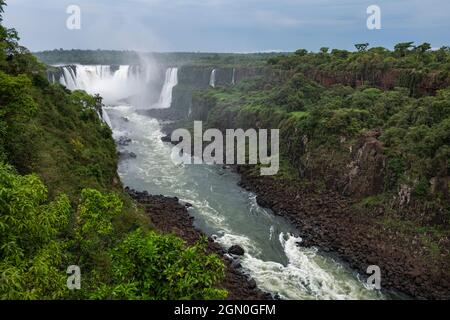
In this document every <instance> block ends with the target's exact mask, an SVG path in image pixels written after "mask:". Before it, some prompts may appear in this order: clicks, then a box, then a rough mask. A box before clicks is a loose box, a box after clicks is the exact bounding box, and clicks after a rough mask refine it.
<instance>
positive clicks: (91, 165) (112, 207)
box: [0, 0, 227, 299]
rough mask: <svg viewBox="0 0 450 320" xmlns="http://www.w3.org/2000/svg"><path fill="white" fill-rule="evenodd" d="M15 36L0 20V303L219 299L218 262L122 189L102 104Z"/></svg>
mask: <svg viewBox="0 0 450 320" xmlns="http://www.w3.org/2000/svg"><path fill="white" fill-rule="evenodd" d="M4 5H5V3H4V1H3V0H0V23H1V21H2V19H1V14H2V13H3V6H4ZM18 40H19V38H18V35H17V32H16V31H15V30H14V29H6V28H4V27H3V26H2V25H1V24H0V299H100V298H102V299H222V298H225V297H226V295H227V292H226V291H223V290H218V289H215V286H216V285H217V283H218V281H220V280H221V279H222V278H223V277H224V265H223V263H222V261H221V260H220V258H219V257H218V256H216V255H207V254H206V252H205V246H204V244H203V243H199V244H197V245H195V246H193V247H188V246H186V245H185V244H184V242H183V241H182V240H181V239H179V238H177V237H175V236H170V235H160V234H158V233H156V232H154V231H149V229H150V228H151V223H150V222H149V221H148V219H147V218H146V217H145V216H144V215H143V214H142V213H141V212H140V210H139V209H138V208H136V205H135V204H134V203H133V202H132V201H131V200H130V199H129V198H128V196H127V195H125V194H124V193H123V192H122V190H121V184H120V182H119V181H118V177H117V174H116V170H117V154H116V148H115V144H114V141H113V139H112V133H111V130H110V129H109V128H108V127H107V126H106V125H104V124H103V123H102V122H101V121H100V120H99V118H98V116H97V112H98V111H99V107H100V106H101V101H99V100H98V99H95V98H94V97H91V96H89V95H87V94H86V93H85V92H81V91H76V92H73V93H71V92H69V91H68V90H66V89H65V88H63V87H62V86H61V85H59V84H50V83H49V82H48V81H47V77H46V74H45V67H44V66H43V65H41V64H40V63H38V62H37V60H36V58H34V57H33V56H32V55H31V54H30V53H29V52H28V51H27V50H26V49H25V48H23V47H20V46H19V44H18ZM44 182H45V183H44ZM71 265H78V266H79V267H80V268H81V290H79V291H78V290H76V291H70V290H69V289H68V288H67V283H66V281H67V277H68V275H67V274H66V270H67V268H68V267H69V266H71Z"/></svg>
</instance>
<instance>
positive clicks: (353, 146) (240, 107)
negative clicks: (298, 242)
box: [179, 42, 450, 298]
mask: <svg viewBox="0 0 450 320" xmlns="http://www.w3.org/2000/svg"><path fill="white" fill-rule="evenodd" d="M357 49H358V50H356V51H354V52H350V51H345V50H329V48H322V49H321V50H320V52H318V53H313V52H308V51H306V50H303V49H300V50H298V51H297V52H296V53H295V54H293V55H285V56H279V57H272V58H270V59H268V61H267V66H266V68H265V70H264V72H262V73H261V74H260V75H259V76H257V77H254V78H252V79H246V80H243V81H240V82H239V83H237V84H236V85H231V84H226V85H220V86H216V87H215V88H210V89H208V90H203V89H202V90H197V91H196V92H194V94H193V98H192V112H191V113H190V114H191V116H190V119H189V121H187V122H183V121H182V123H181V124H180V125H179V126H184V127H189V126H192V121H193V120H203V121H205V122H206V125H205V126H206V127H209V128H219V129H221V130H226V129H227V128H244V129H249V128H275V129H280V135H281V136H280V153H281V154H280V161H281V168H280V172H279V173H278V175H276V176H274V177H268V178H261V177H259V171H258V170H257V168H253V167H251V166H249V167H247V168H244V169H243V170H241V172H242V174H243V176H244V178H245V179H244V185H245V186H246V187H248V188H250V189H251V190H252V191H255V192H256V193H257V194H258V196H259V199H260V203H261V204H262V205H266V206H269V207H271V208H272V209H274V210H275V211H276V212H278V213H279V214H280V215H284V216H288V217H291V218H292V219H294V221H297V222H298V224H299V226H300V229H303V230H305V229H308V230H309V231H308V232H305V233H306V235H307V236H311V235H312V236H313V239H314V241H313V242H312V243H313V244H317V245H319V246H320V245H322V246H326V247H328V248H330V247H331V248H333V249H334V250H337V251H339V252H340V253H341V254H342V255H343V256H344V257H345V258H346V259H347V260H348V261H350V263H351V264H353V265H355V267H357V268H359V269H360V270H361V271H362V272H364V270H365V269H364V268H365V267H366V266H367V265H368V264H372V263H376V264H378V265H379V266H380V267H381V268H382V270H384V275H385V278H384V280H383V286H390V287H392V288H397V289H400V290H402V291H404V292H407V293H408V294H410V295H411V296H414V297H427V298H431V297H434V298H436V297H440V298H443V297H448V294H449V290H448V286H449V284H450V273H449V270H450V267H449V261H450V259H449V257H450V193H449V187H450V175H449V169H450V162H449V160H450V81H449V79H450V49H449V48H448V47H442V48H440V49H437V50H431V45H430V44H427V43H425V44H421V45H414V44H413V43H411V42H408V43H400V44H398V45H396V46H395V49H394V50H388V49H385V48H369V46H368V44H360V45H357ZM336 232H337V233H336ZM401 257H403V258H401Z"/></svg>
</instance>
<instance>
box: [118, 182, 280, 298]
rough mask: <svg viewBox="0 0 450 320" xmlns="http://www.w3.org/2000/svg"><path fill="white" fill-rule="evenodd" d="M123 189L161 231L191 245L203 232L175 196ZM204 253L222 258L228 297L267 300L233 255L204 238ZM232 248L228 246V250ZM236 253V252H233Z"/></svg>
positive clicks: (188, 205) (223, 285) (186, 206)
mask: <svg viewBox="0 0 450 320" xmlns="http://www.w3.org/2000/svg"><path fill="white" fill-rule="evenodd" d="M125 191H126V192H127V193H128V194H129V195H130V196H131V197H132V198H133V199H135V200H136V201H137V203H139V205H141V206H142V207H143V208H144V210H145V212H146V213H147V214H148V215H149V217H150V218H151V220H152V223H153V225H154V226H155V228H156V229H157V230H159V231H160V232H162V233H171V234H175V235H177V236H179V237H180V238H182V239H183V240H184V241H186V243H187V244H188V245H193V244H195V243H196V242H197V241H198V240H199V239H200V238H201V237H202V236H203V235H204V234H203V233H202V232H201V231H200V230H198V229H197V228H195V226H194V224H193V222H194V218H193V217H192V216H190V215H189V212H188V208H189V207H190V204H184V205H183V204H181V203H180V201H179V199H178V198H169V197H164V196H155V195H150V194H148V193H147V192H145V191H144V192H138V191H135V190H131V189H129V188H125ZM207 250H208V253H216V254H218V255H219V256H220V257H222V259H223V261H224V263H225V266H226V272H225V279H224V280H223V282H222V283H221V284H220V286H221V287H222V288H224V289H226V290H227V291H228V292H229V296H228V299H229V300H265V299H271V296H270V295H269V294H266V293H264V292H262V291H260V290H259V289H258V288H257V287H256V282H255V281H254V280H253V279H250V278H249V277H248V276H246V275H245V274H243V273H242V272H241V270H240V264H239V260H238V258H237V257H235V258H234V259H231V258H230V255H228V254H226V253H227V252H226V251H225V250H223V249H222V248H221V247H220V246H219V245H218V244H217V243H215V242H214V241H213V240H212V239H211V238H208V248H207ZM233 250H236V248H232V250H231V251H233ZM237 253H239V252H237Z"/></svg>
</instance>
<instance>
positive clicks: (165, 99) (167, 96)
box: [155, 68, 178, 109]
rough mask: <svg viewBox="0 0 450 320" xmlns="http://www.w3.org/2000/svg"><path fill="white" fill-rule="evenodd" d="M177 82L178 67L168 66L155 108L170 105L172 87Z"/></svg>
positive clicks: (163, 107)
mask: <svg viewBox="0 0 450 320" xmlns="http://www.w3.org/2000/svg"><path fill="white" fill-rule="evenodd" d="M177 84H178V68H168V69H167V70H166V78H165V80H164V86H163V88H162V91H161V95H160V97H159V102H158V104H157V106H156V107H155V109H167V108H170V106H171V105H172V92H173V88H174V87H175V86H176V85H177Z"/></svg>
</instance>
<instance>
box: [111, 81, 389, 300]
mask: <svg viewBox="0 0 450 320" xmlns="http://www.w3.org/2000/svg"><path fill="white" fill-rule="evenodd" d="M167 77H172V80H171V81H172V82H173V81H176V79H174V75H173V74H171V73H170V72H168V73H167V76H166V80H167ZM175 78H176V76H175ZM166 82H167V81H166ZM166 85H167V83H166ZM164 90H166V91H167V92H168V91H171V90H167V88H163V92H164ZM167 94H169V93H167ZM170 94H171V92H170ZM161 98H163V97H161ZM160 101H161V99H160ZM138 111H139V109H138V108H137V107H135V106H132V105H125V104H124V105H115V106H110V107H106V108H105V110H104V112H105V113H106V115H107V122H108V123H109V125H110V126H111V127H112V130H113V134H114V138H115V139H120V138H121V137H127V138H130V139H131V143H130V144H129V145H127V146H122V147H119V148H121V151H126V152H133V153H134V154H135V155H136V158H126V159H123V160H122V161H121V162H120V165H119V174H120V177H121V179H122V181H123V184H124V185H126V186H129V187H131V188H133V189H135V190H139V191H143V190H146V191H148V192H149V193H150V194H157V195H158V194H162V195H165V196H176V197H178V198H180V199H181V200H183V201H185V202H189V203H191V204H192V205H193V207H192V208H190V209H189V210H190V213H191V214H192V215H193V216H194V217H195V223H196V225H197V227H199V228H200V229H201V230H202V231H203V232H205V233H206V234H208V235H210V236H212V237H213V238H215V239H216V241H217V242H218V243H220V244H221V245H222V246H223V247H224V248H225V249H227V248H228V247H230V246H232V245H240V246H242V247H243V248H244V249H245V255H244V256H243V257H242V258H241V261H240V262H241V265H242V267H243V270H244V272H245V273H247V274H248V275H249V276H251V277H252V278H253V279H255V281H256V283H257V284H258V287H259V288H260V289H262V290H264V291H266V292H269V293H271V294H273V295H278V296H279V297H280V298H282V299H301V300H303V299H383V298H384V296H383V295H382V294H381V293H379V292H377V291H372V290H369V289H368V288H367V286H366V284H365V283H364V282H362V281H360V280H359V276H358V275H357V274H356V273H355V272H354V271H352V270H350V269H349V268H347V267H346V266H345V265H344V264H342V263H340V262H338V261H335V260H334V259H333V258H332V257H329V256H327V255H324V254H322V253H320V252H319V251H318V250H317V249H316V248H305V247H301V246H299V245H298V244H299V243H301V241H302V240H301V238H299V237H298V236H296V233H297V232H296V230H295V228H293V226H292V225H290V223H288V222H287V221H286V220H285V219H283V218H281V217H279V216H276V215H274V214H272V212H271V211H270V210H266V209H264V208H262V207H260V206H259V205H258V204H257V203H256V196H255V195H254V194H252V193H250V192H248V191H246V190H244V189H242V188H240V187H239V186H238V185H237V183H238V181H239V177H238V176H237V174H236V173H233V172H232V171H230V170H227V169H223V168H222V167H221V166H208V165H175V164H174V163H173V162H172V160H171V152H172V146H171V145H170V144H167V143H163V142H162V141H161V137H162V136H163V134H162V132H161V124H160V123H159V122H158V121H157V120H155V119H153V118H150V117H148V116H145V115H142V112H138Z"/></svg>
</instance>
